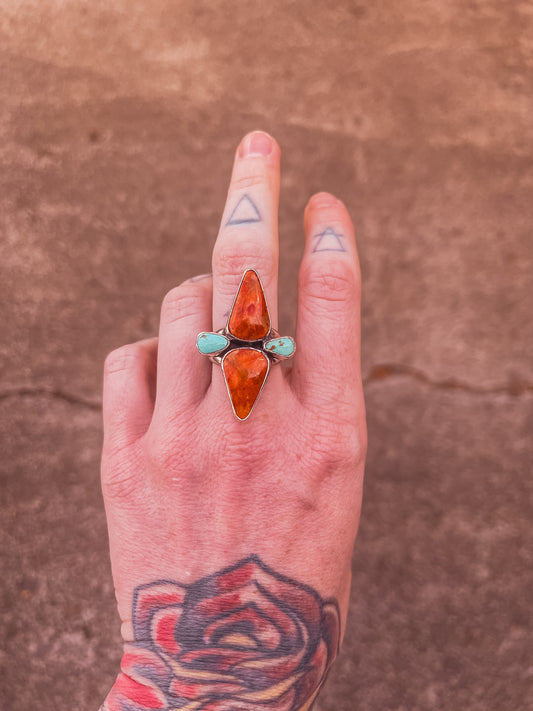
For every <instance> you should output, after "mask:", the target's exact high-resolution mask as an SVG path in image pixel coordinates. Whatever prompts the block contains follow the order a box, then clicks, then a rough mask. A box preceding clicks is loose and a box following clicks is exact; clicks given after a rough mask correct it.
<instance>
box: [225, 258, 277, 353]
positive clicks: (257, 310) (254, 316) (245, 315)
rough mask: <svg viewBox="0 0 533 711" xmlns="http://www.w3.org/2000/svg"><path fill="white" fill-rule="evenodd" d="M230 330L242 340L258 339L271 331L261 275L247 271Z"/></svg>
mask: <svg viewBox="0 0 533 711" xmlns="http://www.w3.org/2000/svg"><path fill="white" fill-rule="evenodd" d="M228 330H229V332H230V333H231V334H232V335H233V336H235V338H239V339H241V340H242V341H257V340H259V339H260V338H264V337H265V336H266V335H267V333H268V332H269V331H270V317H269V315H268V309H267V305H266V300H265V295H264V293H263V289H262V287H261V282H260V281H259V277H258V276H257V274H256V273H255V272H254V270H253V269H248V271H247V272H246V273H245V275H244V277H243V280H242V282H241V286H240V288H239V291H238V293H237V297H236V299H235V303H234V304H233V309H232V311H231V315H230V317H229V322H228Z"/></svg>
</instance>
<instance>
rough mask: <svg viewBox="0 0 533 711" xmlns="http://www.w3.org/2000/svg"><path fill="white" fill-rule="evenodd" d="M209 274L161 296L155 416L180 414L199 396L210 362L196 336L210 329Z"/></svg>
mask: <svg viewBox="0 0 533 711" xmlns="http://www.w3.org/2000/svg"><path fill="white" fill-rule="evenodd" d="M212 294H213V286H212V278H211V274H204V275H202V276H200V277H193V278H192V279H188V280H187V281H185V282H183V283H182V284H180V285H179V286H177V287H175V288H174V289H171V290H170V291H169V292H168V294H167V295H166V296H165V298H164V299H163V304H162V306H161V318H160V323H159V349H158V358H157V395H156V406H155V409H156V413H155V414H156V416H158V415H159V414H164V416H165V417H168V416H169V415H170V418H171V419H172V418H173V417H174V416H178V417H179V416H180V415H181V413H182V412H183V411H184V410H186V409H187V408H189V407H190V406H191V405H193V404H195V403H197V402H199V400H201V399H202V397H203V395H204V393H205V391H206V390H207V388H208V386H209V383H210V381H211V364H210V362H209V360H208V359H207V358H204V357H202V356H201V355H200V353H198V349H197V347H196V337H197V336H198V334H199V333H200V332H201V331H210V330H211V301H212Z"/></svg>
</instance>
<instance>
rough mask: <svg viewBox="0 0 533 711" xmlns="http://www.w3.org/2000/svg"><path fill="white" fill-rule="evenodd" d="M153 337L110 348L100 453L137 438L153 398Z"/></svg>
mask: <svg viewBox="0 0 533 711" xmlns="http://www.w3.org/2000/svg"><path fill="white" fill-rule="evenodd" d="M157 342H158V339H157V338H148V339H146V340H144V341H138V342H137V343H131V344H129V345H127V346H122V347H121V348H117V349H116V350H114V351H112V352H111V353H110V354H109V355H108V356H107V358H106V361H105V365H104V396H103V417H104V452H106V453H113V452H114V451H117V450H121V449H123V448H124V447H128V446H129V445H131V444H133V442H135V441H136V440H137V439H139V437H141V436H142V435H143V434H144V433H145V432H146V430H147V429H148V426H149V425H150V421H151V418H152V412H153V409H154V400H155V385H156V364H157Z"/></svg>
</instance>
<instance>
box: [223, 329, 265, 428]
mask: <svg viewBox="0 0 533 711" xmlns="http://www.w3.org/2000/svg"><path fill="white" fill-rule="evenodd" d="M244 342H245V343H246V341H244ZM231 350H234V351H236V350H247V351H257V352H258V353H262V354H263V355H266V353H265V351H263V350H261V349H260V348H251V347H250V346H244V347H242V346H241V347H240V348H232V349H231ZM228 353H229V350H228V351H226V353H224V356H223V358H222V360H221V361H220V365H221V367H222V373H224V365H223V361H224V358H225V357H226V356H227V355H228ZM266 360H267V372H266V374H265V378H264V380H263V382H262V384H261V387H260V388H259V392H258V393H257V397H256V398H255V400H254V404H253V405H252V407H251V408H250V412H249V413H248V414H247V415H246V417H242V418H241V417H239V415H237V413H236V412H235V408H234V407H233V399H232V397H231V393H230V390H229V386H228V381H227V380H226V378H225V377H224V382H225V383H226V390H227V391H228V397H229V401H230V403H231V409H232V411H233V414H234V415H235V417H236V418H237V419H238V420H239V422H244V421H245V420H247V419H248V418H249V417H250V415H251V414H252V412H253V409H254V407H255V406H256V404H257V401H258V400H259V396H260V395H261V393H262V392H263V388H264V387H265V383H266V381H267V378H268V374H269V373H270V359H269V358H268V357H267V359H266Z"/></svg>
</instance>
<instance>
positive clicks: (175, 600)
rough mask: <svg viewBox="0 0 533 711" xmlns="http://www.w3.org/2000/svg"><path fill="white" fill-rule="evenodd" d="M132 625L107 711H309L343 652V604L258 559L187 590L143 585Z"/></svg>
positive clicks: (135, 601)
mask: <svg viewBox="0 0 533 711" xmlns="http://www.w3.org/2000/svg"><path fill="white" fill-rule="evenodd" d="M132 621H133V631H134V641H133V643H125V645H124V655H123V658H122V662H121V674H120V675H119V676H118V678H117V681H116V683H115V685H114V687H113V689H112V690H111V692H110V694H109V696H108V698H107V700H106V702H105V704H104V707H103V708H104V711H122V709H123V708H127V709H128V711H130V709H131V711H137V709H138V710H139V711H141V710H143V709H165V710H167V709H168V711H170V710H171V709H181V708H186V709H187V710H188V711H189V710H190V711H193V710H194V711H196V710H197V711H226V710H227V711H229V710H230V709H233V708H239V709H254V708H259V707H260V708H263V709H265V711H266V709H269V710H271V711H304V710H306V709H309V708H310V706H311V704H312V702H313V700H314V699H315V698H316V696H317V694H318V691H319V689H320V687H321V685H322V683H323V681H324V679H325V677H326V674H327V672H328V670H329V668H330V666H331V664H332V663H333V660H334V659H335V657H336V655H337V653H338V647H339V635H340V615H339V608H338V604H337V602H336V601H334V600H324V599H322V598H321V597H320V595H318V593H317V592H316V591H315V590H313V589H312V588H310V587H309V586H307V585H304V584H301V583H299V582H297V581H294V580H291V579H289V578H287V577H285V576H281V575H279V574H277V573H275V572H274V571H273V570H272V569H270V568H268V567H267V566H266V565H265V564H264V563H262V561H261V560H260V559H259V558H257V557H255V556H251V557H249V558H247V559H245V560H243V561H240V562H239V563H237V564H236V565H234V566H231V567H229V568H226V569H224V570H222V571H219V572H217V573H215V574H213V575H209V576H206V577H204V578H202V579H200V580H198V581H196V582H194V583H192V584H190V585H181V584H179V583H176V582H172V581H154V582H152V583H148V584H146V585H141V586H139V587H138V588H137V589H136V590H135V593H134V599H133V615H132Z"/></svg>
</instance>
